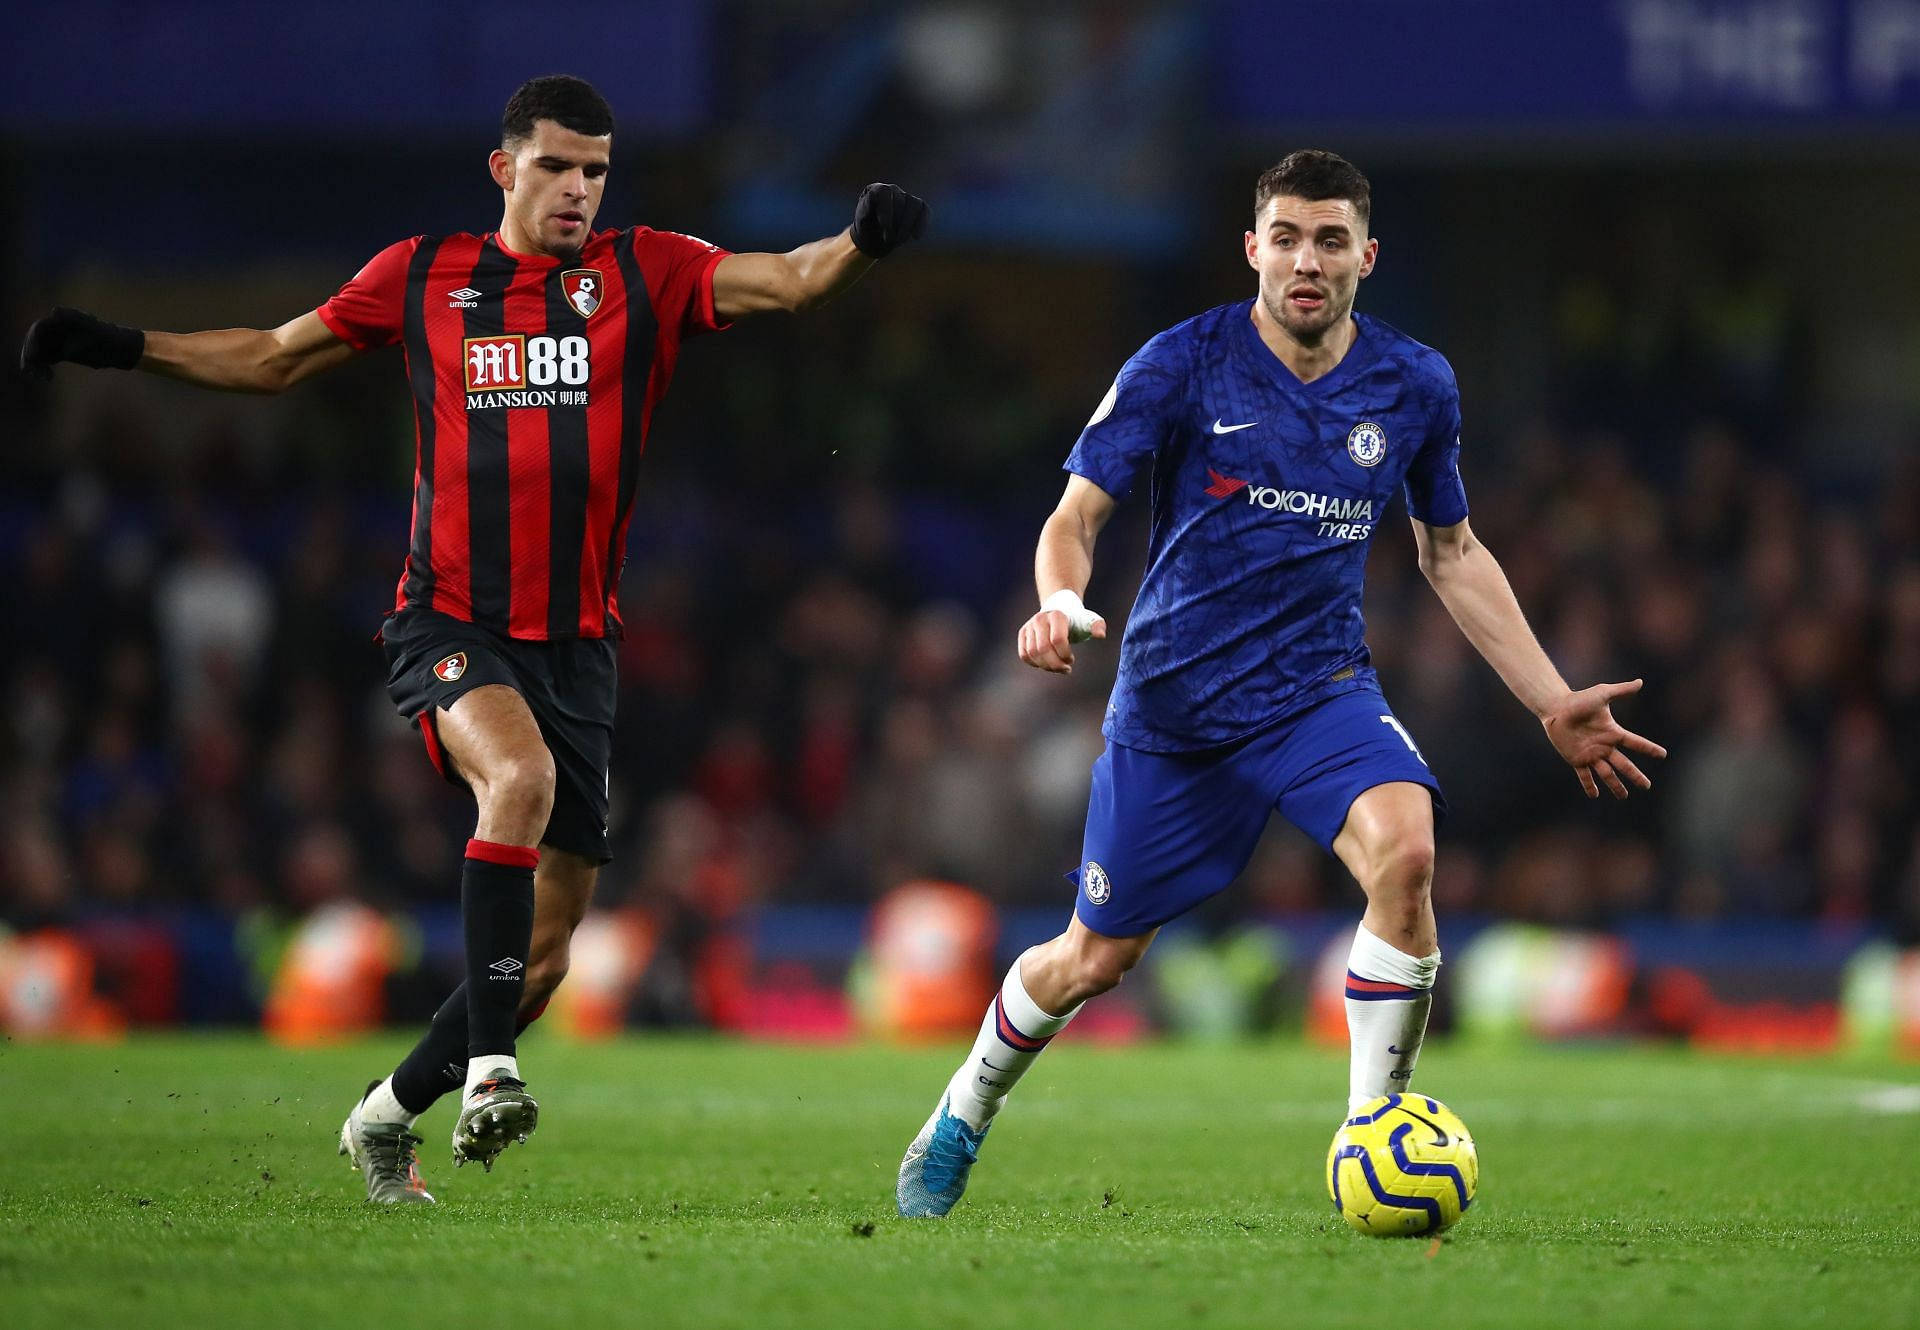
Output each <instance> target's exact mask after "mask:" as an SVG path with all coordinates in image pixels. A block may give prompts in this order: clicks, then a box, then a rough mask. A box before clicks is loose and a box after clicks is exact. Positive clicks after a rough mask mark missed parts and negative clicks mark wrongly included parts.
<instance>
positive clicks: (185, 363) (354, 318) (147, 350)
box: [20, 237, 419, 393]
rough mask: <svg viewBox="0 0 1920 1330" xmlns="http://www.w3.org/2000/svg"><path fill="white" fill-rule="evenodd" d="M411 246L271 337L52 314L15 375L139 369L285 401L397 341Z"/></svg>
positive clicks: (383, 254) (387, 255)
mask: <svg viewBox="0 0 1920 1330" xmlns="http://www.w3.org/2000/svg"><path fill="white" fill-rule="evenodd" d="M418 243H419V238H418V237H415V238H414V239H412V240H403V241H401V242H400V243H399V244H397V245H389V246H388V247H387V248H386V249H384V250H382V251H380V253H378V254H376V255H375V256H374V257H373V259H372V261H371V262H369V263H368V264H367V266H366V267H364V268H362V269H361V270H360V271H359V272H358V273H357V274H355V275H354V278H353V280H352V281H350V282H348V283H347V284H346V285H345V286H343V287H341V288H340V291H339V293H338V294H336V295H335V296H334V297H333V299H331V300H329V301H328V302H327V303H326V304H324V305H322V306H321V307H320V308H319V309H316V310H313V311H312V312H311V313H307V314H302V315H301V316H300V317H299V318H297V319H292V320H289V321H288V322H286V323H283V324H281V325H280V326H279V327H278V328H218V329H213V330H210V331H207V332H190V333H170V332H144V331H142V330H141V329H139V328H124V327H121V326H120V325H119V324H116V323H108V322H107V321H106V320H105V319H100V318H95V317H94V316H93V315H91V314H87V313H84V312H82V311H80V310H77V309H64V308H63V309H56V310H54V311H53V312H52V313H50V314H48V315H47V316H46V317H45V318H43V319H41V320H39V321H38V322H37V323H35V324H34V325H33V327H31V328H29V329H28V330H27V340H26V342H25V344H24V345H22V346H21V348H20V368H21V369H22V370H23V371H25V372H26V373H28V374H32V375H34V376H36V377H38V378H41V379H47V378H50V377H52V374H53V367H54V366H55V365H57V364H59V363H60V362H61V361H63V360H64V361H69V362H71V363H73V364H76V365H88V366H91V367H93V368H95V369H143V370H146V371H148V372H149V373H152V374H164V375H166V376H167V377H168V378H171V379H180V380H182V381H184V382H186V383H192V384H197V385H199V386H200V387H203V388H220V389H224V390H226V391H228V392H242V393H278V392H284V391H286V390H287V389H288V388H291V387H293V385H294V384H296V383H299V382H301V381H302V380H304V379H309V378H312V377H313V376H314V375H315V374H318V373H320V372H321V371H322V370H328V369H332V368H333V367H334V366H335V365H338V364H340V363H341V362H342V361H344V360H347V359H348V358H349V357H351V356H352V355H353V354H354V352H356V351H366V350H371V349H372V348H374V347H379V346H390V345H392V344H393V343H394V342H397V341H398V340H400V332H401V325H402V322H403V317H402V310H401V302H402V297H403V294H404V291H405V286H406V272H407V264H408V262H409V260H410V259H411V257H412V255H413V253H414V249H415V247H416V245H417V244H418Z"/></svg>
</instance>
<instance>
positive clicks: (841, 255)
mask: <svg viewBox="0 0 1920 1330" xmlns="http://www.w3.org/2000/svg"><path fill="white" fill-rule="evenodd" d="M926 225H927V205H926V201H925V200H923V199H921V198H919V197H918V196H916V195H913V194H909V193H907V191H906V190H904V189H901V188H900V187H899V186H898V185H885V184H873V185H868V186H867V187H866V188H865V189H864V190H862V191H861V192H860V199H859V202H858V203H856V204H855V205H854V210H853V225H852V226H849V227H848V228H847V229H846V230H844V231H842V232H841V233H840V234H839V235H837V236H828V237H827V238H826V239H824V240H815V241H813V242H812V243H811V244H806V245H802V246H800V248H798V249H793V250H788V251H787V252H786V253H785V254H729V255H728V256H727V257H726V258H724V259H722V260H720V263H719V265H718V266H717V267H716V268H714V270H713V312H714V315H715V316H716V317H717V318H719V319H720V320H721V321H722V322H726V321H728V320H731V319H737V318H739V317H741V316H742V315H744V314H763V313H765V312H767V311H768V310H775V309H780V310H786V311H787V312H788V313H790V314H797V313H799V312H800V311H801V310H807V309H812V308H813V307H814V306H815V305H819V304H822V303H824V302H826V301H828V300H831V299H833V298H834V297H835V296H837V295H839V294H840V293H841V292H842V291H844V290H846V289H847V288H848V287H849V286H852V285H853V284H854V283H855V282H857V281H859V280H860V276H861V274H862V273H864V272H866V270H867V269H869V268H871V267H872V266H873V265H874V262H875V261H876V260H878V259H883V258H885V257H886V256H887V255H888V254H891V253H892V252H893V251H894V250H895V249H896V248H898V247H899V246H901V245H903V244H905V243H906V242H907V241H909V240H918V239H919V238H920V235H921V233H922V232H923V231H925V230H926Z"/></svg>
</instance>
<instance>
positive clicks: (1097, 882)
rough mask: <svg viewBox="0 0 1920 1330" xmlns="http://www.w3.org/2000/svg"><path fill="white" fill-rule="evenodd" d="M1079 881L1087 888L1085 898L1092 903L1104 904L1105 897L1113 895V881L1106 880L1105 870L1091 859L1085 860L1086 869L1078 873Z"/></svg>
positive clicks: (1105, 901)
mask: <svg viewBox="0 0 1920 1330" xmlns="http://www.w3.org/2000/svg"><path fill="white" fill-rule="evenodd" d="M1080 881H1081V883H1082V885H1084V886H1085V887H1086V889H1087V900H1088V902H1089V903H1091V904H1094V905H1105V904H1106V903H1107V897H1109V896H1111V895H1113V883H1111V882H1109V881H1108V880H1107V870H1106V869H1104V868H1102V867H1101V866H1100V865H1099V864H1097V863H1095V862H1094V861H1093V860H1091V859H1089V860H1087V871H1086V872H1084V873H1082V874H1081V875H1080Z"/></svg>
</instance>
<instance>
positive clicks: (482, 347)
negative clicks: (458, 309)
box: [466, 333, 527, 393]
mask: <svg viewBox="0 0 1920 1330" xmlns="http://www.w3.org/2000/svg"><path fill="white" fill-rule="evenodd" d="M466 359H467V391H468V392H470V393H477V392H490V391H493V390H494V389H498V388H524V387H526V386H527V339H526V338H525V337H523V336H521V335H519V334H518V333H516V334H515V335H513V336H512V337H469V338H467V339H466Z"/></svg>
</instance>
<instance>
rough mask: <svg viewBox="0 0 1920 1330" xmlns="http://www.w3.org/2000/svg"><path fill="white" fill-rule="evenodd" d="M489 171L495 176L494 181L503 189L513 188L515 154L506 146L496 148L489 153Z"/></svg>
mask: <svg viewBox="0 0 1920 1330" xmlns="http://www.w3.org/2000/svg"><path fill="white" fill-rule="evenodd" d="M487 173H488V174H489V175H491V176H492V177H493V183H494V184H496V185H498V186H500V188H502V189H507V190H510V189H512V188H513V154H511V153H509V152H508V151H507V150H506V149H505V148H495V149H494V150H493V151H492V152H491V153H489V154H488V155H487Z"/></svg>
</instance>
